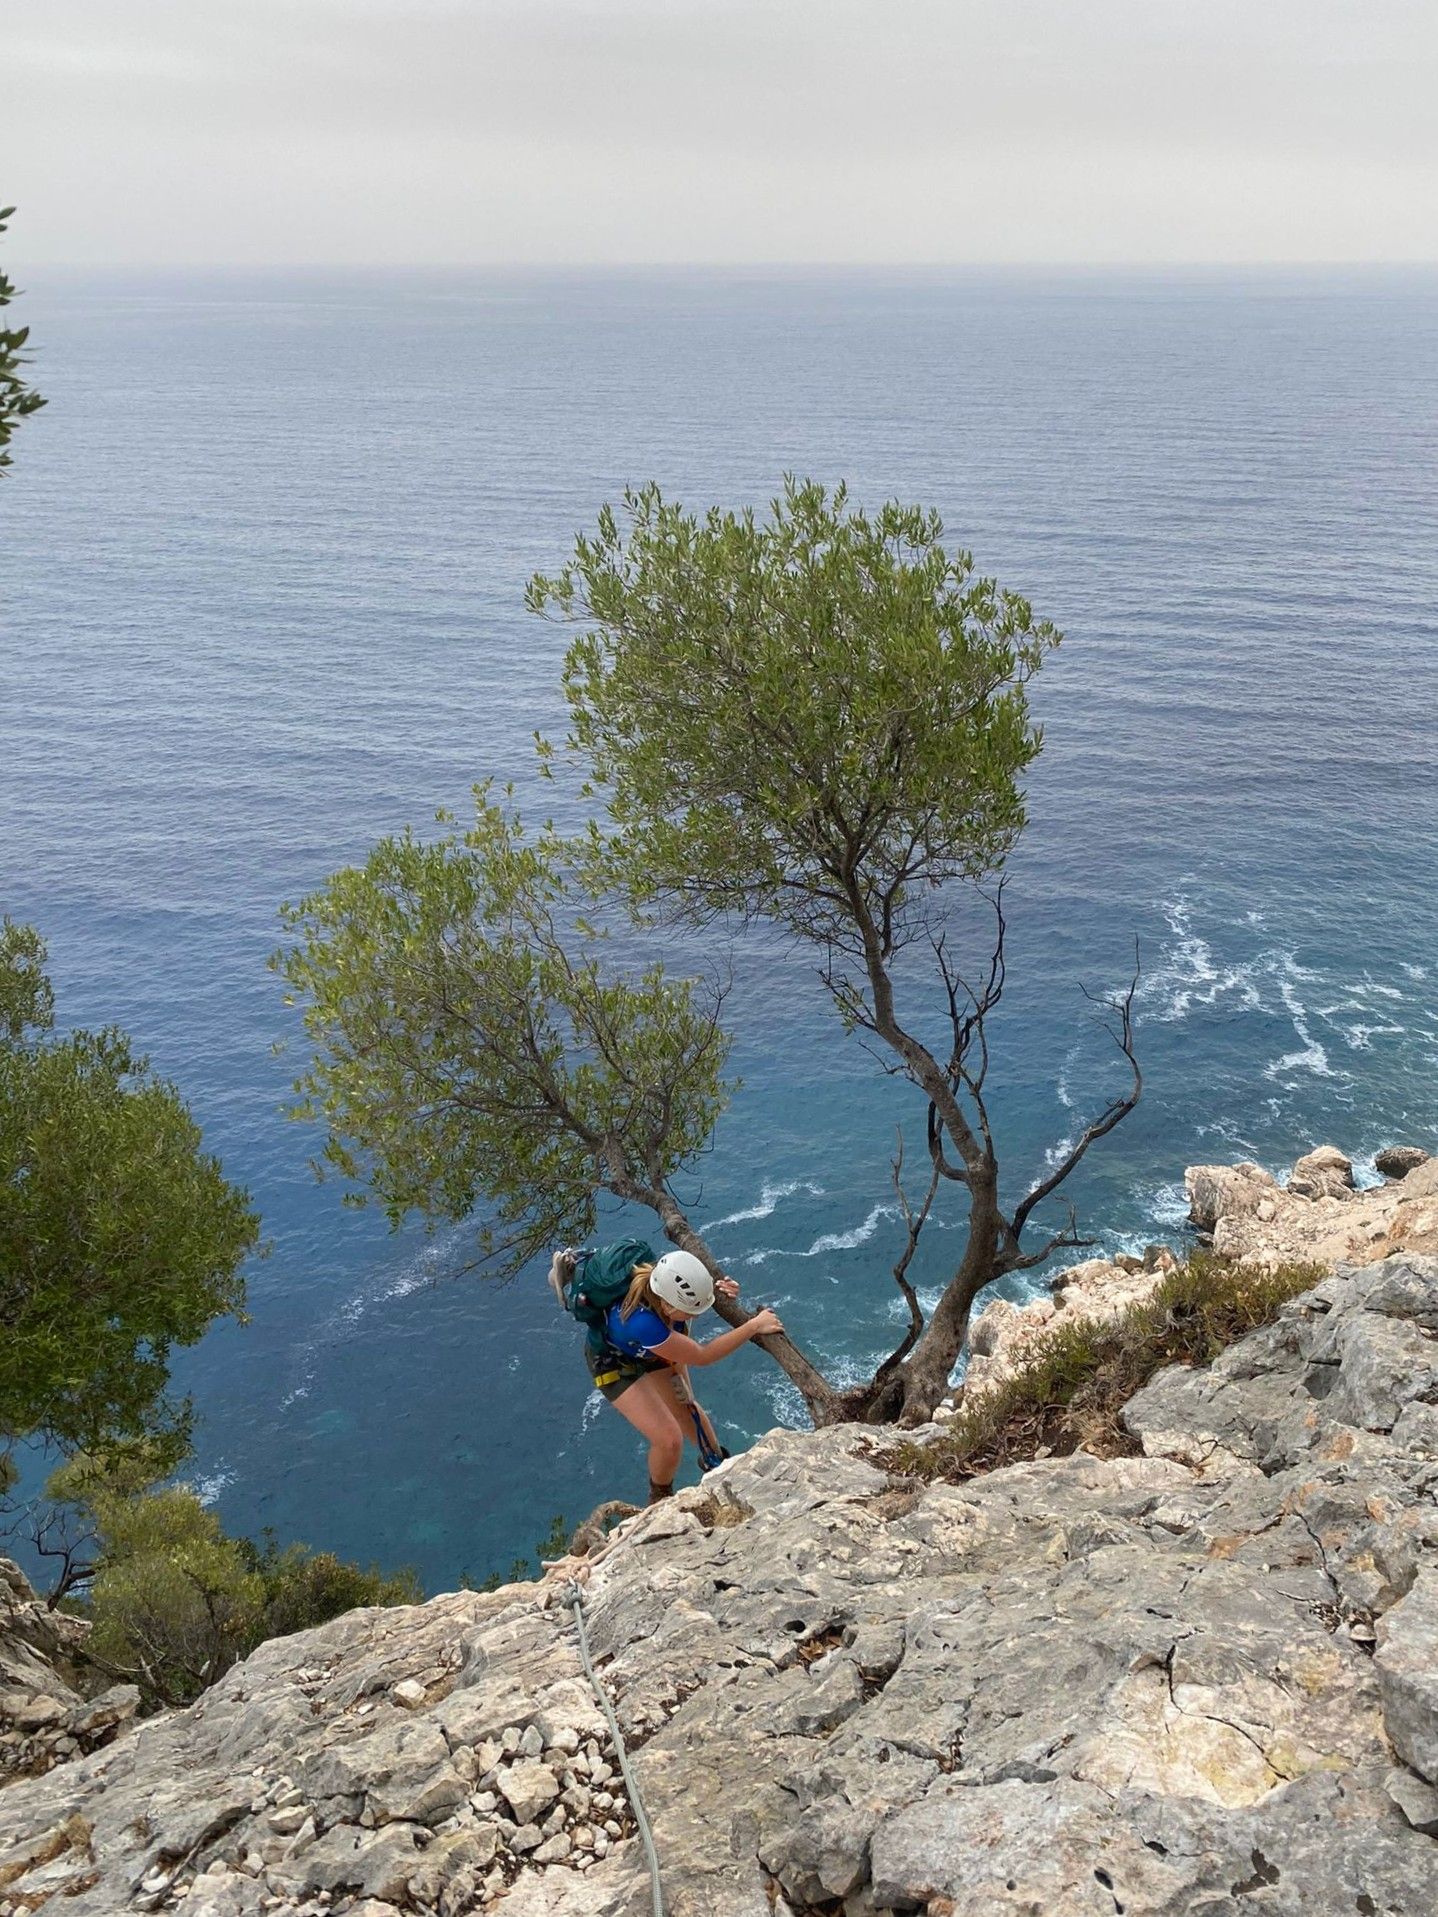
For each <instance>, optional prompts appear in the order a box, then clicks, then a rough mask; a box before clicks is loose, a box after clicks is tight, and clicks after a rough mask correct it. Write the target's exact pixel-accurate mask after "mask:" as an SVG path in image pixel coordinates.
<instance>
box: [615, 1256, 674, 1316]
mask: <svg viewBox="0 0 1438 1917" xmlns="http://www.w3.org/2000/svg"><path fill="white" fill-rule="evenodd" d="M653 1275H654V1267H653V1265H636V1266H635V1267H634V1275H633V1277H632V1278H631V1279H630V1280H629V1289H628V1291H626V1292H625V1294H624V1303H623V1304H622V1305H621V1306H620V1307H619V1315H620V1317H621V1318H632V1317H633V1316H634V1313H635V1312H636V1311H638V1309H639V1307H640V1306H641V1305H648V1307H649V1309H650V1310H651V1311H658V1312H659V1313H660V1315H661V1317H662V1316H663V1310H662V1307H663V1302H664V1301H663V1299H661V1298H656V1297H655V1295H654V1293H653V1292H652V1291H651V1290H650V1289H649V1280H650V1278H651V1277H652V1276H653Z"/></svg>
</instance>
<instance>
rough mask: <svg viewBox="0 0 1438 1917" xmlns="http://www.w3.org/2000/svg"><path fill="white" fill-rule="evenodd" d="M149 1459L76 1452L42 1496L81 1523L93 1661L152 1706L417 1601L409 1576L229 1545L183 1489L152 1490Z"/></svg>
mask: <svg viewBox="0 0 1438 1917" xmlns="http://www.w3.org/2000/svg"><path fill="white" fill-rule="evenodd" d="M158 1455H161V1454H160V1453H158V1452H156V1453H154V1454H152V1455H150V1456H148V1457H147V1456H146V1455H145V1453H144V1452H143V1450H141V1451H138V1452H136V1451H132V1452H130V1453H128V1454H118V1455H117V1454H112V1455H110V1456H108V1457H106V1458H104V1459H97V1458H91V1457H88V1456H85V1455H79V1456H76V1457H74V1458H71V1459H69V1460H68V1461H67V1462H66V1463H65V1464H64V1465H62V1466H61V1467H60V1469H59V1470H58V1471H56V1472H55V1473H54V1474H53V1475H52V1477H51V1478H50V1481H49V1483H48V1484H47V1486H46V1496H47V1497H48V1498H49V1499H51V1501H52V1502H53V1503H55V1504H57V1505H61V1506H68V1507H70V1508H71V1510H72V1511H73V1512H75V1513H76V1514H78V1517H79V1521H80V1522H81V1523H82V1524H84V1525H86V1526H88V1530H87V1532H86V1534H85V1535H86V1538H87V1540H88V1542H89V1544H90V1546H91V1562H90V1564H89V1566H88V1568H87V1570H86V1573H85V1576H84V1579H83V1582H84V1586H85V1595H84V1597H83V1598H82V1599H80V1600H79V1601H78V1602H72V1603H70V1604H69V1605H68V1606H67V1608H69V1609H72V1610H75V1611H78V1612H79V1613H80V1614H81V1615H83V1616H86V1617H88V1618H89V1619H90V1621H91V1623H92V1625H93V1627H94V1628H93V1630H92V1632H91V1635H90V1638H89V1641H88V1647H87V1648H88V1651H89V1654H90V1655H91V1656H92V1658H93V1659H94V1660H95V1662H97V1663H98V1664H100V1665H101V1666H102V1667H103V1668H105V1669H106V1670H108V1671H109V1672H110V1673H111V1674H112V1675H114V1676H116V1677H123V1678H127V1679H130V1680H131V1681H133V1682H134V1683H137V1684H138V1685H139V1686H140V1688H141V1690H142V1691H143V1693H144V1695H145V1698H146V1701H147V1702H148V1703H149V1704H151V1705H163V1704H185V1703H188V1702H189V1701H190V1700H191V1699H192V1698H195V1697H197V1696H198V1695H199V1694H200V1692H201V1691H203V1690H205V1689H206V1688H207V1687H208V1686H209V1685H211V1684H213V1683H214V1682H215V1681H216V1679H217V1678H219V1677H222V1676H223V1675H224V1673H225V1672H226V1671H227V1670H229V1668H230V1667H231V1665H233V1664H235V1663H237V1662H238V1661H239V1660H240V1659H241V1658H243V1657H247V1656H248V1655H249V1653H250V1652H251V1651H253V1650H254V1649H255V1647H256V1646H257V1645H259V1644H262V1643H264V1642H265V1640H266V1639H268V1638H272V1637H281V1636H287V1635H289V1634H290V1633H291V1632H294V1631H303V1630H309V1629H310V1628H311V1627H313V1626H314V1625H317V1624H323V1623H326V1622H327V1621H328V1620H329V1619H330V1618H333V1617H338V1616H340V1615H341V1613H343V1612H345V1611H349V1610H353V1609H355V1608H356V1607H357V1606H359V1605H364V1604H385V1605H390V1604H413V1603H418V1602H420V1601H421V1600H422V1598H423V1592H422V1591H421V1589H420V1586H419V1583H418V1580H417V1579H416V1577H415V1575H414V1573H413V1572H412V1571H400V1572H396V1573H393V1574H386V1573H384V1572H382V1571H380V1570H379V1569H378V1568H377V1567H375V1566H371V1567H370V1568H369V1569H367V1570H366V1569H363V1568H361V1567H360V1566H359V1565H355V1564H347V1563H345V1562H344V1561H343V1560H342V1559H340V1558H337V1557H335V1556H334V1555H333V1554H332V1553H330V1552H328V1551H322V1552H312V1551H310V1550H309V1549H308V1548H307V1547H306V1546H305V1545H302V1544H291V1545H288V1546H286V1547H284V1548H283V1549H281V1548H280V1546H279V1545H278V1544H277V1543H276V1542H275V1541H274V1539H273V1538H266V1539H265V1541H264V1542H263V1543H262V1544H255V1543H253V1542H252V1541H251V1540H250V1539H248V1538H232V1537H228V1536H227V1535H226V1534H225V1532H224V1530H223V1528H222V1527H221V1524H220V1521H219V1519H218V1517H217V1516H216V1515H215V1513H214V1512H213V1511H210V1510H207V1509H206V1507H205V1506H204V1505H203V1504H201V1502H200V1500H199V1499H198V1498H197V1497H196V1496H195V1494H194V1493H193V1492H192V1491H189V1490H187V1489H186V1488H185V1487H184V1486H182V1485H178V1486H177V1485H171V1486H165V1487H161V1488H160V1489H156V1488H155V1476H156V1471H155V1461H156V1456H158Z"/></svg>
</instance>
